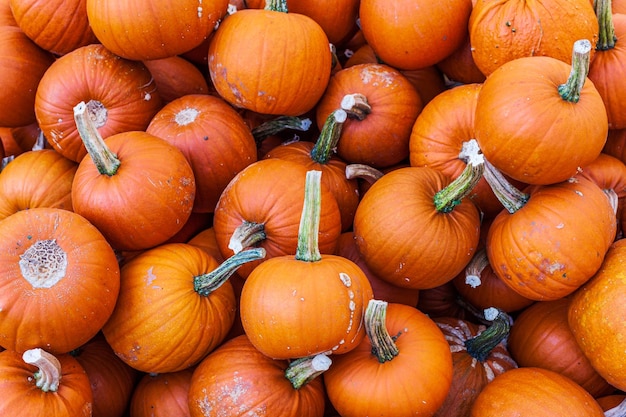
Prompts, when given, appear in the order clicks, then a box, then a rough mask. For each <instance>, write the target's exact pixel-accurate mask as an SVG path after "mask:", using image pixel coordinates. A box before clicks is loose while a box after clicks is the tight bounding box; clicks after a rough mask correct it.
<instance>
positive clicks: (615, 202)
mask: <svg viewBox="0 0 626 417" xmlns="http://www.w3.org/2000/svg"><path fill="white" fill-rule="evenodd" d="M602 191H604V194H605V195H606V198H608V199H609V204H611V207H612V208H613V212H614V213H615V214H617V209H618V208H619V196H618V195H617V193H616V192H615V190H614V189H612V188H606V189H603V190H602Z"/></svg>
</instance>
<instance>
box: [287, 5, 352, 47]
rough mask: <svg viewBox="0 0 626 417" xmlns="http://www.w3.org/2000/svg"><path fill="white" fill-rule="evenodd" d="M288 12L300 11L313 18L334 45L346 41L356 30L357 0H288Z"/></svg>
mask: <svg viewBox="0 0 626 417" xmlns="http://www.w3.org/2000/svg"><path fill="white" fill-rule="evenodd" d="M288 6H289V12H291V13H300V14H303V15H306V16H309V17H310V18H311V19H313V20H315V21H316V22H317V23H318V24H319V25H320V26H321V28H322V29H324V33H326V36H327V37H328V41H329V42H330V43H332V44H334V45H337V46H339V45H342V44H343V43H345V42H347V41H348V40H349V39H350V38H351V37H352V36H354V34H355V33H356V31H357V30H358V26H357V17H358V14H359V0H342V1H332V0H326V1H316V2H312V1H308V0H289V1H288Z"/></svg>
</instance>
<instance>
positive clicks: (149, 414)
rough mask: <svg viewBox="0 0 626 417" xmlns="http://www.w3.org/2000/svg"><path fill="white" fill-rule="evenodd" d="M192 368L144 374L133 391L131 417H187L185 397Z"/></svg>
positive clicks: (187, 392)
mask: <svg viewBox="0 0 626 417" xmlns="http://www.w3.org/2000/svg"><path fill="white" fill-rule="evenodd" d="M193 371H194V368H188V369H183V370H181V371H177V372H166V373H161V374H145V375H144V376H143V377H142V378H141V379H140V380H139V383H138V384H137V386H136V387H135V389H134V391H133V396H132V398H131V402H130V407H129V411H130V415H131V416H133V417H188V416H189V415H190V414H189V413H190V411H189V403H188V400H187V396H188V394H189V388H190V387H191V376H192V375H193Z"/></svg>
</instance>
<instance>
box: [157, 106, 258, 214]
mask: <svg viewBox="0 0 626 417" xmlns="http://www.w3.org/2000/svg"><path fill="white" fill-rule="evenodd" d="M146 132H147V133H150V134H152V135H154V136H157V137H159V138H161V139H164V140H165V141H167V142H168V143H170V144H172V145H174V146H176V147H177V148H178V149H179V150H180V151H181V152H182V153H183V154H184V155H185V158H186V159H187V161H188V162H189V164H190V165H191V168H192V170H193V174H194V178H195V180H196V196H195V199H194V205H193V211H194V212H198V213H212V212H213V211H214V210H215V206H216V204H217V200H218V199H219V197H220V195H221V194H222V192H223V191H224V189H225V188H226V186H227V185H228V183H229V182H230V181H231V180H232V179H233V178H234V177H235V175H236V174H237V173H239V172H240V171H241V170H243V169H244V168H245V167H247V166H248V165H250V164H251V163H253V162H256V160H257V152H256V150H257V148H256V144H255V142H254V138H253V137H252V133H251V132H250V129H249V128H248V127H247V126H246V124H245V123H244V121H243V119H242V117H241V116H240V115H239V114H237V112H236V111H235V110H234V109H233V108H232V107H231V106H230V105H228V104H227V103H226V102H225V101H224V100H222V99H221V98H219V97H214V96H210V95H206V94H188V95H185V96H183V97H179V98H178V99H176V100H174V101H172V102H170V103H168V104H166V105H165V106H164V107H163V108H162V109H161V110H159V111H158V112H157V114H156V115H155V116H154V117H153V118H152V120H151V121H150V124H149V125H148V127H147V128H146Z"/></svg>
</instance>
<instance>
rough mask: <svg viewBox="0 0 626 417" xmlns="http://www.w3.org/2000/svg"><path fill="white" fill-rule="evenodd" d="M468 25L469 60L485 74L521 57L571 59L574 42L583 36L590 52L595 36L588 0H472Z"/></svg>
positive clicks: (595, 39) (593, 46)
mask: <svg viewBox="0 0 626 417" xmlns="http://www.w3.org/2000/svg"><path fill="white" fill-rule="evenodd" d="M467 27H468V28H469V36H470V43H471V45H472V56H473V58H474V62H475V63H476V66H478V68H479V69H480V71H481V72H482V73H483V74H485V75H486V76H489V75H491V73H493V72H494V71H495V70H496V69H497V68H498V67H500V66H501V65H503V64H505V63H507V62H509V61H512V60H514V59H517V58H522V57H530V56H534V57H544V56H546V57H551V58H554V59H557V60H559V61H562V62H565V63H570V62H571V54H570V51H571V45H572V44H573V43H574V42H575V41H577V40H578V39H588V40H589V41H590V42H591V44H592V46H591V48H592V52H591V55H593V54H594V52H593V49H594V48H595V45H596V41H597V40H598V19H597V18H596V15H595V13H594V10H593V7H592V5H591V2H590V1H589V0H571V1H570V0H549V1H542V2H540V3H535V2H528V1H524V2H521V3H520V2H517V1H514V0H503V1H490V0H477V1H476V2H475V4H474V7H473V8H472V12H471V15H470V18H469V24H468V26H467ZM548 39H549V40H550V41H547V40H548ZM527 91H531V90H527ZM546 108H548V107H544V109H546Z"/></svg>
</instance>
